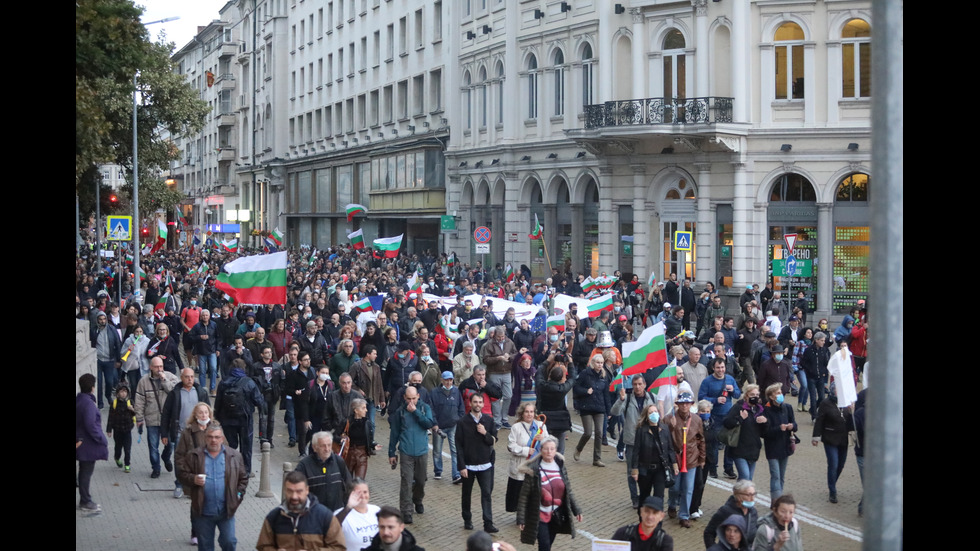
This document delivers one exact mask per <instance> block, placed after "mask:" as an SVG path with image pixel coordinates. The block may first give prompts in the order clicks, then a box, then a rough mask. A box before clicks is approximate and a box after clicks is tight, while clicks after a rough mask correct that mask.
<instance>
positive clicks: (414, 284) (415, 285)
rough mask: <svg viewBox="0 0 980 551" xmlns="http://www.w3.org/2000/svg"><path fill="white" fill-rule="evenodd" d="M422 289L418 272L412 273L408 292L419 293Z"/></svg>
mask: <svg viewBox="0 0 980 551" xmlns="http://www.w3.org/2000/svg"><path fill="white" fill-rule="evenodd" d="M421 288H422V282H421V281H419V273H418V272H417V271H416V272H414V273H412V277H410V278H408V292H409V293H411V292H412V291H418V290H419V289H421Z"/></svg>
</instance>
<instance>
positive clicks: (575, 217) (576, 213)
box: [552, 201, 602, 273]
mask: <svg viewBox="0 0 980 551" xmlns="http://www.w3.org/2000/svg"><path fill="white" fill-rule="evenodd" d="M601 203H602V202H601V201H600V204H601ZM568 207H569V208H570V209H571V211H572V271H573V272H575V273H581V272H582V269H583V268H584V267H585V252H584V249H585V247H584V246H583V244H584V243H585V225H584V224H583V223H582V220H583V218H584V216H583V211H584V210H585V207H584V206H583V205H582V204H581V203H574V204H571V205H568ZM599 217H600V218H599V232H600V233H601V232H602V214H601V213H600V214H599ZM556 250H557V249H556ZM552 260H553V261H554V262H556V263H557V262H558V261H557V260H555V259H552Z"/></svg>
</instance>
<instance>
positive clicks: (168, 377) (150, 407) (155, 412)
mask: <svg viewBox="0 0 980 551" xmlns="http://www.w3.org/2000/svg"><path fill="white" fill-rule="evenodd" d="M179 384H180V379H178V378H177V376H176V375H174V374H173V373H170V372H169V371H162V372H160V378H159V379H157V378H155V377H153V375H152V374H150V375H146V376H144V377H143V378H142V379H140V382H139V383H138V384H137V385H136V393H135V394H136V401H135V403H134V406H133V408H134V409H135V410H136V422H137V423H145V424H146V426H148V427H159V426H161V425H160V424H161V423H162V422H163V406H164V404H166V403H167V395H168V394H170V391H172V390H173V389H174V388H175V387H176V386H177V385H179Z"/></svg>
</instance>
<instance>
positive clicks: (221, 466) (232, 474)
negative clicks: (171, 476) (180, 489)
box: [177, 423, 248, 551]
mask: <svg viewBox="0 0 980 551" xmlns="http://www.w3.org/2000/svg"><path fill="white" fill-rule="evenodd" d="M204 437H205V442H206V443H205V445H204V447H203V448H197V449H195V450H192V451H190V452H188V453H187V454H186V455H184V456H183V457H182V458H181V465H180V466H179V468H178V469H177V472H178V473H179V476H180V480H179V483H183V484H184V485H186V486H187V487H189V488H190V489H191V524H192V525H193V526H194V531H195V533H196V534H197V539H198V549H205V550H211V549H214V532H215V528H217V529H218V530H219V531H220V534H219V536H218V544H219V545H220V546H221V550H222V551H234V549H235V545H236V544H237V543H238V540H237V539H236V538H235V511H237V510H238V506H239V505H241V503H242V500H243V499H245V489H246V488H247V487H248V471H246V470H245V466H244V464H243V463H242V456H241V455H240V454H239V453H238V452H237V451H235V450H233V449H232V448H230V447H228V446H225V445H224V444H225V437H224V433H223V431H222V430H221V425H219V424H217V423H211V424H210V425H208V428H207V429H206V431H205V436H204Z"/></svg>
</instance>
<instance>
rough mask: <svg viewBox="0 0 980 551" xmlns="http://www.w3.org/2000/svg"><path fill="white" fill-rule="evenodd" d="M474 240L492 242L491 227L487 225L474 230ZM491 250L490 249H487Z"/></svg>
mask: <svg viewBox="0 0 980 551" xmlns="http://www.w3.org/2000/svg"><path fill="white" fill-rule="evenodd" d="M473 240H474V241H476V242H477V243H489V242H490V228H488V227H486V226H480V227H479V228H477V229H476V230H475V231H474V232H473ZM487 252H489V251H487Z"/></svg>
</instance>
